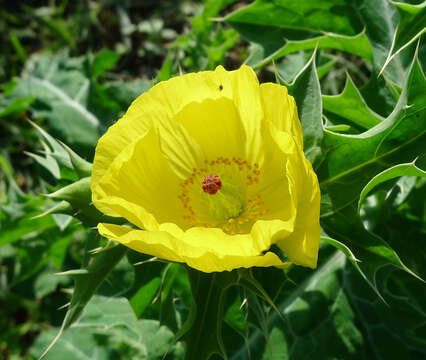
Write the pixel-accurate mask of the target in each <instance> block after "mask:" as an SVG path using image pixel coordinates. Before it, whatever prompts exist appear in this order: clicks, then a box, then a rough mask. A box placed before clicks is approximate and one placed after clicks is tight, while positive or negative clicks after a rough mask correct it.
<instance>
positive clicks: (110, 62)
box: [91, 49, 121, 79]
mask: <svg viewBox="0 0 426 360" xmlns="http://www.w3.org/2000/svg"><path fill="white" fill-rule="evenodd" d="M120 57H121V55H120V54H117V53H116V52H114V51H111V50H108V49H104V50H102V51H100V52H98V53H97V54H96V55H95V58H94V59H93V62H92V64H91V65H92V66H91V67H92V76H93V77H94V78H95V79H97V78H98V77H99V76H101V75H103V74H104V73H105V72H106V71H108V70H111V69H113V68H114V67H115V65H116V64H117V62H118V60H120Z"/></svg>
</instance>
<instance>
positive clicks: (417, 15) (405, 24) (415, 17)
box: [381, 1, 426, 72]
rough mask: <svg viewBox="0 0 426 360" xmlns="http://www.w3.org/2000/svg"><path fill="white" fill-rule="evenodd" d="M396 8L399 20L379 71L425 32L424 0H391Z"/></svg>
mask: <svg viewBox="0 0 426 360" xmlns="http://www.w3.org/2000/svg"><path fill="white" fill-rule="evenodd" d="M392 3H393V4H394V5H395V6H396V8H397V9H398V13H399V16H400V22H399V25H398V27H397V29H396V32H395V34H394V37H393V41H392V46H391V49H390V51H389V54H388V56H387V58H386V61H385V63H384V64H383V67H382V70H381V72H383V70H384V69H385V68H386V66H387V65H388V64H389V63H390V62H391V61H392V59H393V58H394V57H395V56H396V55H397V54H399V53H400V52H401V51H402V50H404V49H405V48H406V47H407V46H409V45H410V44H412V43H414V42H415V41H416V40H417V39H419V38H420V36H421V35H422V34H424V33H425V32H426V27H425V23H426V1H423V3H421V4H418V5H411V4H406V3H402V2H392Z"/></svg>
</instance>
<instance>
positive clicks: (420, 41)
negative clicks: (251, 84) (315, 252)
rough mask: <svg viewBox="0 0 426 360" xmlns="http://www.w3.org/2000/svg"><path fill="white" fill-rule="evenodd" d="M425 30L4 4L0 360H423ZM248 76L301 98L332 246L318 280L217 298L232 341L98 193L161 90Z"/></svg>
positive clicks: (278, 275) (220, 12)
mask: <svg viewBox="0 0 426 360" xmlns="http://www.w3.org/2000/svg"><path fill="white" fill-rule="evenodd" d="M425 17H426V11H425V2H424V1H423V2H422V1H420V0H413V1H405V2H401V3H391V2H389V1H387V0H350V1H343V0H321V1H320V0H309V1H305V2H300V1H296V0H294V1H293V0H291V1H290V0H288V1H284V0H277V1H267V0H257V1H254V2H249V1H236V0H205V1H201V2H199V1H195V0H185V1H172V0H162V1H155V0H148V1H132V0H126V1H118V0H100V1H69V0H56V1H54V0H51V1H47V0H45V1H40V0H39V1H35V0H33V1H31V0H27V1H18V2H11V1H6V2H3V3H2V6H1V8H0V30H1V31H0V38H1V41H0V51H1V54H2V56H1V57H0V91H1V96H0V358H2V359H37V358H38V357H39V356H40V355H41V354H42V353H43V351H44V350H46V348H47V346H48V345H49V344H50V343H51V341H52V339H53V338H54V337H55V336H56V335H57V334H58V333H59V334H61V335H62V336H61V337H60V338H59V340H58V342H57V343H56V344H55V346H54V347H53V348H52V349H51V350H50V352H48V354H47V355H46V358H48V359H83V358H89V359H113V358H114V359H130V358H132V359H133V358H134V359H161V358H163V355H164V354H165V353H167V356H166V359H183V358H184V356H185V355H184V347H183V343H182V342H181V341H177V340H182V339H183V340H186V341H187V342H189V347H188V348H189V349H190V353H191V354H192V355H188V353H187V355H186V356H187V358H189V356H192V358H196V356H197V354H198V355H199V354H207V353H209V352H217V353H219V354H220V353H224V352H226V353H227V355H228V357H229V358H230V359H234V360H237V359H238V360H239V359H263V360H266V359H296V360H299V359H305V358H315V359H401V358H404V359H420V358H423V357H425V356H426V343H425V316H424V314H425V310H426V309H425V303H424V298H425V296H426V293H425V287H424V282H422V280H420V279H419V277H421V278H423V279H424V278H425V276H426V268H425V264H426V248H425V244H424V238H425V234H426V227H425V223H426V221H425V220H426V210H425V202H424V199H425V198H426V181H425V179H424V177H425V176H424V174H425V173H424V170H425V168H426V163H425V157H424V155H423V156H422V153H424V143H425V140H426V136H425V129H426V126H425V119H426V114H425V111H426V110H425V109H426V103H425V97H424V94H425V86H426V85H425V79H424V70H425V58H426V57H425V56H424V55H425V49H426V46H425V44H424V35H423V33H424V23H425V19H426V18H425ZM243 62H246V63H248V64H249V65H251V66H253V67H254V68H256V69H257V71H258V75H259V78H260V79H261V80H262V81H277V82H280V83H282V84H286V86H287V87H288V89H289V92H290V93H291V94H292V95H293V96H294V97H295V99H296V102H297V105H298V111H299V116H300V119H301V122H302V125H303V128H304V136H305V153H306V156H307V157H308V158H309V159H310V160H311V162H312V163H313V165H314V168H315V170H316V171H317V173H318V177H319V180H320V184H321V190H322V209H321V224H322V227H323V231H324V234H323V235H324V237H323V241H322V243H321V250H320V257H319V266H318V269H317V270H315V271H312V270H311V269H305V268H301V267H291V268H289V269H287V270H284V271H283V270H278V269H254V270H253V271H252V272H251V273H250V274H248V273H247V274H245V275H244V276H243V275H241V274H240V275H241V278H239V280H238V281H239V285H244V286H242V287H241V286H235V285H236V283H235V279H233V280H232V279H231V280H230V279H226V281H225V282H226V284H227V286H229V289H227V291H222V290H223V289H220V288H219V289H218V288H212V289H214V290H215V291H216V294H217V295H218V297H217V298H215V299H214V300H215V301H213V302H212V303H213V304H216V305H215V306H217V309H219V310H220V312H218V314H222V317H223V324H222V322H221V320H222V317H220V318H219V323H217V322H215V321H216V319H215V316H211V315H212V314H213V315H214V314H215V311H218V310H217V309H216V310H214V309H213V310H214V311H213V312H212V308H208V306H207V305H205V303H208V301H206V302H205V300H206V299H207V300H209V299H210V298H209V297H208V296H207V297H206V292H205V291H202V290H199V292H198V293H197V296H195V297H194V298H195V303H196V304H198V305H199V308H198V310H194V308H193V307H192V308H191V302H192V300H193V296H192V293H191V287H192V290H193V291H194V276H195V277H196V276H201V275H199V274H198V275H194V273H192V274H191V273H190V276H189V278H188V273H187V271H186V270H185V268H184V267H183V266H182V265H179V264H171V263H164V262H162V261H158V259H152V258H150V257H149V256H145V255H142V254H138V253H136V252H134V251H131V250H126V249H124V248H122V247H120V246H116V247H114V246H113V244H111V243H109V242H107V241H106V239H101V238H100V237H99V236H98V235H96V233H95V232H93V231H92V230H91V229H90V227H92V226H94V225H96V223H97V221H99V220H101V219H102V218H101V217H102V215H101V214H100V213H98V212H96V211H95V209H94V208H93V206H91V205H90V203H89V202H90V201H89V200H87V199H90V196H88V194H89V195H90V193H89V190H88V179H87V175H88V174H89V173H90V163H89V162H90V161H91V160H92V158H93V155H94V148H95V145H96V141H97V139H98V138H99V136H100V135H102V134H103V132H104V131H105V130H106V129H107V128H108V127H109V126H110V125H111V124H113V123H114V122H115V121H116V120H117V119H118V118H119V117H120V116H121V115H122V114H123V113H124V111H125V110H126V109H127V107H128V106H129V104H130V103H131V101H133V99H135V98H136V97H137V96H138V95H139V94H141V93H142V92H144V91H147V90H148V89H149V88H150V87H151V86H152V85H153V84H154V83H156V82H158V81H162V80H167V79H168V78H170V77H171V76H175V75H177V74H179V73H180V72H191V71H200V70H208V69H214V68H215V67H216V66H217V65H224V66H225V67H226V68H227V69H234V68H237V67H238V66H239V65H240V64H241V63H243ZM384 65H386V66H385V67H384ZM379 73H381V76H379ZM27 120H32V121H34V122H35V124H36V126H35V127H34V126H32V125H31V124H30V122H29V121H27ZM37 126H40V127H41V129H44V130H46V131H47V133H48V134H47V133H43V132H42V131H43V130H40V128H39V129H37ZM40 131H41V132H40ZM49 134H50V135H51V136H53V137H51V136H50V135H49ZM54 138H55V139H57V140H60V141H62V142H64V143H65V144H66V145H68V146H69V147H70V148H71V149H73V151H74V152H73V151H72V150H70V149H69V148H66V147H65V146H63V145H62V144H61V143H60V142H59V141H56V140H55V139H54ZM77 154H78V155H77ZM86 160H87V161H86ZM77 180H79V182H77ZM60 189H62V190H60ZM58 190H59V192H57V191H58ZM55 191H56V193H55ZM46 193H54V194H55V195H54V196H50V197H46V196H43V195H41V194H46ZM43 212H48V213H49V214H47V215H45V216H41V217H39V216H38V215H40V214H41V213H43ZM329 236H331V237H333V238H330V237H329ZM354 265H355V266H354ZM58 273H60V274H58ZM222 275H223V274H222ZM191 277H192V278H191ZM190 280H191V282H190ZM198 280H199V281H201V282H200V283H199V284H200V289H201V288H202V286H208V283H205V284H204V285H203V283H202V280H203V279H201V280H200V279H198ZM198 280H197V281H198ZM204 280H206V279H204ZM206 281H208V279H207V280H206ZM215 281H216V282H217V283H218V282H219V280H215ZM227 281H229V282H227ZM215 286H217V285H215ZM197 291H198V290H197ZM219 299H220V301H219ZM271 300H272V301H273V304H275V306H276V308H277V310H278V311H279V313H280V315H282V316H284V318H285V320H284V321H283V320H282V317H281V316H280V315H278V314H277V313H276V312H275V311H274V309H273V307H274V306H271ZM200 304H201V305H200ZM221 306H222V307H221ZM200 314H209V316H207V317H206V318H202V319H201V320H202V321H203V322H202V323H200V322H199V321H200V318H199V316H201V315H200ZM64 318H65V320H64ZM188 319H189V321H188V322H186V320H188ZM206 319H207V320H206ZM213 322H215V323H213ZM194 323H195V324H205V325H204V326H198V327H192V329H191V328H189V327H188V326H189V325H191V326H194ZM188 324H189V325H188ZM204 328H206V329H210V331H213V330H214V334H213V336H216V337H214V338H209V337H208V336H209V335H211V334H210V333H209V332H208V331H206V330H203V329H204ZM212 329H213V330H212ZM184 330H187V331H188V332H187V333H186V337H185V336H184V337H181V335H185V334H184V332H185V331H184ZM62 331H63V333H62ZM203 331H206V332H203ZM194 332H199V333H200V334H201V335H200V336H201V337H200V338H203V339H207V340H206V341H207V343H208V345H209V346H206V347H204V348H203V345H205V344H206V342H204V343H195V342H194V343H191V336H188V335H190V334H193V333H194ZM176 334H177V335H178V338H176V339H175V338H174V337H175V335H176ZM188 338H189V339H188ZM208 340H211V341H208Z"/></svg>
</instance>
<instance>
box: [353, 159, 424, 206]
mask: <svg viewBox="0 0 426 360" xmlns="http://www.w3.org/2000/svg"><path fill="white" fill-rule="evenodd" d="M400 176H420V177H426V171H424V170H422V169H420V168H418V167H417V166H416V164H415V161H413V162H411V163H406V164H398V165H395V166H392V167H390V168H389V169H386V170H384V171H382V172H381V173H379V174H377V175H376V176H375V177H373V178H372V179H371V180H370V181H369V182H368V184H367V185H365V186H364V188H363V189H362V191H361V195H360V197H359V201H358V211H359V209H360V207H361V204H362V201H363V200H364V199H365V197H366V196H367V195H368V194H369V193H370V192H371V191H372V190H373V189H374V188H375V187H376V186H377V185H379V184H381V183H383V182H385V181H388V180H391V179H394V178H396V177H400Z"/></svg>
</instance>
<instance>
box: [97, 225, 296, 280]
mask: <svg viewBox="0 0 426 360" xmlns="http://www.w3.org/2000/svg"><path fill="white" fill-rule="evenodd" d="M98 230H99V233H100V234H102V235H103V236H105V237H107V238H109V239H112V240H115V241H118V242H120V243H121V244H123V245H125V246H127V247H129V248H131V249H133V250H136V251H138V252H141V253H144V254H150V255H153V256H156V257H158V258H160V259H165V260H170V261H176V262H185V263H187V264H188V265H189V266H191V267H193V268H195V269H198V270H200V271H204V272H213V271H225V270H227V271H231V270H233V269H237V268H240V267H245V268H250V267H253V266H261V267H264V266H278V267H286V266H288V265H289V263H284V262H282V261H281V260H280V259H279V258H278V256H277V255H275V254H274V253H272V252H267V253H266V254H258V255H252V256H250V255H249V256H247V255H245V254H236V255H234V254H221V253H218V252H216V251H215V250H214V249H212V248H206V247H203V246H198V245H199V244H191V243H189V242H187V241H185V240H183V239H179V238H177V237H174V236H173V235H171V234H170V233H169V232H167V231H142V230H134V229H130V228H127V227H124V226H119V225H113V224H99V225H98Z"/></svg>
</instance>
